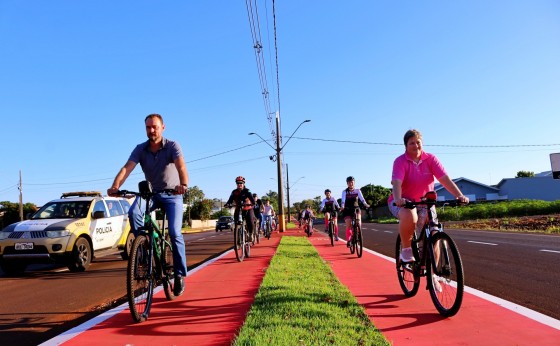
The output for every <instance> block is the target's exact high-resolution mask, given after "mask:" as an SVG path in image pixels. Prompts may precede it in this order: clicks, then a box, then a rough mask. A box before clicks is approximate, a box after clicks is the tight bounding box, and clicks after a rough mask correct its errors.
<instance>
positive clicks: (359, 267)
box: [310, 232, 560, 346]
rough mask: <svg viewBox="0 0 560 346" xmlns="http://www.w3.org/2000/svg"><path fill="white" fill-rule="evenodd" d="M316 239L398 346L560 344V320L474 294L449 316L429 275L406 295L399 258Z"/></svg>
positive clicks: (322, 237)
mask: <svg viewBox="0 0 560 346" xmlns="http://www.w3.org/2000/svg"><path fill="white" fill-rule="evenodd" d="M310 240H311V243H312V244H313V245H314V246H315V248H316V249H317V251H318V252H319V254H320V255H321V257H322V258H323V259H324V260H325V261H326V262H327V263H328V265H329V266H330V267H331V268H332V270H333V271H334V273H335V274H336V276H337V277H338V279H339V280H340V281H341V282H342V284H344V285H345V286H346V287H347V288H348V289H349V290H350V292H352V294H353V295H354V296H355V297H356V299H357V300H358V302H359V303H360V304H361V305H362V306H363V307H364V308H365V309H366V312H367V314H368V316H369V318H370V320H371V321H372V323H373V324H374V325H375V326H376V327H377V328H378V329H379V330H380V331H381V332H382V333H383V334H384V335H385V337H386V338H387V340H389V341H390V342H391V343H392V344H394V345H417V346H418V345H559V344H560V321H558V320H554V319H552V318H548V317H546V316H544V315H541V316H540V317H543V319H544V320H545V322H546V323H548V324H545V323H541V322H538V321H536V320H535V319H532V318H529V317H526V316H524V315H521V314H519V313H516V312H514V311H511V310H509V309H506V308H505V307H503V306H500V305H498V304H496V303H495V302H492V301H490V300H487V299H483V298H481V297H479V296H477V295H475V294H472V293H468V292H465V293H464V296H463V303H462V306H461V310H459V312H458V313H457V315H455V316H453V317H450V318H445V317H443V316H441V315H440V314H439V313H438V312H437V310H436V308H435V307H434V305H433V303H432V300H431V298H430V294H429V293H428V291H427V290H426V289H425V287H426V281H425V278H422V279H421V280H422V281H421V284H420V289H419V291H418V294H416V296H414V297H411V298H406V297H405V296H404V294H403V292H402V290H401V288H400V285H399V283H398V280H397V274H396V270H395V262H394V260H392V259H390V260H388V259H387V258H386V257H384V256H381V255H377V254H375V253H374V252H371V251H367V250H366V249H364V252H363V256H362V258H358V257H357V256H356V254H353V255H351V254H350V251H349V250H348V248H347V247H346V243H345V242H337V243H335V246H334V247H333V246H331V244H330V240H329V238H328V237H327V236H326V235H325V234H324V233H321V232H316V233H315V234H314V236H313V237H311V238H310ZM467 275H468V273H467ZM467 279H468V276H467ZM467 283H468V280H467ZM465 290H466V291H469V292H475V290H472V289H467V288H465ZM489 297H490V296H489ZM497 300H498V301H499V299H497ZM512 305H513V304H512ZM535 315H540V314H538V313H535Z"/></svg>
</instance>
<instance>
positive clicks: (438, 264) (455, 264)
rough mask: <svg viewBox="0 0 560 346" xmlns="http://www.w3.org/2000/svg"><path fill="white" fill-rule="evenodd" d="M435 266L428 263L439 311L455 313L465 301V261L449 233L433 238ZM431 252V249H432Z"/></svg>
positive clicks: (449, 314)
mask: <svg viewBox="0 0 560 346" xmlns="http://www.w3.org/2000/svg"><path fill="white" fill-rule="evenodd" d="M431 241H432V244H433V248H434V251H433V256H434V258H435V261H433V262H430V263H435V268H433V267H432V265H428V266H427V267H428V275H427V279H428V289H429V291H430V297H431V298H432V301H433V303H434V305H435V307H436V309H437V311H438V312H439V313H440V314H441V315H442V316H446V317H450V316H453V315H455V314H456V313H457V312H458V311H459V309H460V308H461V303H462V302H463V290H464V277H463V263H462V261H461V255H460V254H459V250H458V249H457V245H456V244H455V242H454V241H453V239H451V237H450V236H449V235H448V234H447V233H443V232H438V233H436V234H435V235H434V236H433V237H432V239H431ZM430 252H431V251H430Z"/></svg>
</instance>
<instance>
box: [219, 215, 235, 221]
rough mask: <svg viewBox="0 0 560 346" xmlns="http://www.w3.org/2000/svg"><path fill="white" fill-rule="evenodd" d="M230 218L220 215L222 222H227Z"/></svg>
mask: <svg viewBox="0 0 560 346" xmlns="http://www.w3.org/2000/svg"><path fill="white" fill-rule="evenodd" d="M230 220H232V218H231V216H222V217H220V221H222V222H228V221H230Z"/></svg>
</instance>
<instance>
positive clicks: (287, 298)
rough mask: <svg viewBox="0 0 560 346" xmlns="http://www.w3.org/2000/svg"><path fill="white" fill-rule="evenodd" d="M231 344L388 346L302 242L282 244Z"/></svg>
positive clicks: (287, 239)
mask: <svg viewBox="0 0 560 346" xmlns="http://www.w3.org/2000/svg"><path fill="white" fill-rule="evenodd" d="M234 345H282V346H284V345H389V343H388V342H387V340H386V339H385V338H384V336H383V335H382V334H381V333H380V332H379V331H378V330H377V329H376V328H375V327H374V326H373V324H372V323H371V322H370V320H369V318H368V316H367V314H366V312H365V310H364V309H363V307H362V306H361V305H359V304H358V302H357V301H356V298H355V297H354V296H353V295H352V294H351V293H350V291H349V290H348V289H347V288H346V287H345V286H343V285H342V284H341V283H340V281H338V279H337V278H336V276H335V275H334V273H333V271H332V270H331V268H330V267H329V266H328V265H327V264H326V263H325V262H324V261H323V259H322V258H321V257H320V256H319V254H318V253H317V250H316V249H315V247H313V246H312V245H311V244H310V243H309V241H308V240H307V238H305V237H282V241H281V242H280V245H279V247H278V250H277V252H276V254H275V255H274V257H273V258H272V261H271V263H270V266H269V267H268V269H267V271H266V275H265V277H264V280H263V283H262V285H261V286H260V288H259V292H258V293H257V295H256V297H255V302H254V303H253V305H252V307H251V310H250V311H249V313H248V316H247V319H246V321H245V324H244V325H243V327H242V329H241V331H240V333H239V336H238V337H237V339H236V340H235V341H234Z"/></svg>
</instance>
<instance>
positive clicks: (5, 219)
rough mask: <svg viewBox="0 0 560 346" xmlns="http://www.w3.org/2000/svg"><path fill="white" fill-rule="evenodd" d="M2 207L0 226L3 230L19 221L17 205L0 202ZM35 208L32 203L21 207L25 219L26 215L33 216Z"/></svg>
mask: <svg viewBox="0 0 560 346" xmlns="http://www.w3.org/2000/svg"><path fill="white" fill-rule="evenodd" d="M0 205H1V206H2V207H1V208H0V217H1V219H2V223H1V224H0V226H1V227H2V228H4V227H5V226H8V225H10V224H12V223H14V222H18V221H21V220H20V219H19V203H12V202H8V201H3V202H0ZM37 209H38V208H37V206H36V205H35V204H33V203H25V204H24V205H23V215H24V217H26V216H27V215H30V214H33V213H34V212H35V211H37Z"/></svg>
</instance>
